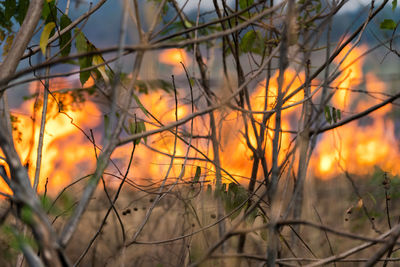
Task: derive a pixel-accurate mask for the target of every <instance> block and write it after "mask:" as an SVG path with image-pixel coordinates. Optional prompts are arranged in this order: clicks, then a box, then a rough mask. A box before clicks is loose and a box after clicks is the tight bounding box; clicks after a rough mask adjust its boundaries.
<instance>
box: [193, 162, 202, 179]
mask: <svg viewBox="0 0 400 267" xmlns="http://www.w3.org/2000/svg"><path fill="white" fill-rule="evenodd" d="M200 175H201V168H200V166H197V167H196V173H195V174H194V177H193V183H198V182H199V179H200Z"/></svg>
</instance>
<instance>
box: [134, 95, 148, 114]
mask: <svg viewBox="0 0 400 267" xmlns="http://www.w3.org/2000/svg"><path fill="white" fill-rule="evenodd" d="M133 98H134V99H135V101H136V103H137V104H138V106H139V108H140V110H141V111H142V112H143V113H144V115H146V116H147V115H148V112H147V110H146V108H145V107H144V106H143V104H142V102H140V99H139V97H137V95H136V94H133Z"/></svg>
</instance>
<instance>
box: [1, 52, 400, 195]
mask: <svg viewBox="0 0 400 267" xmlns="http://www.w3.org/2000/svg"><path fill="white" fill-rule="evenodd" d="M366 49H367V47H365V46H361V47H356V48H354V49H353V50H351V51H350V50H349V49H348V48H346V49H345V50H344V51H343V52H342V54H341V57H344V55H345V54H347V53H348V56H347V57H346V58H345V59H344V60H343V64H341V65H340V66H339V70H340V71H342V73H341V75H340V76H339V77H338V78H337V79H336V80H335V82H333V83H332V87H333V88H335V94H334V95H333V98H332V101H331V104H330V105H332V106H334V107H335V108H337V109H340V110H341V112H342V114H343V116H351V115H352V114H354V113H357V112H360V111H362V110H364V109H366V108H368V107H370V106H372V105H374V104H377V103H379V101H381V100H380V99H377V98H371V97H365V95H363V97H357V96H356V93H354V92H352V90H353V89H355V88H359V87H360V85H362V82H363V81H365V84H366V90H367V91H368V92H370V93H371V94H375V95H376V94H377V93H381V92H385V90H386V85H385V83H384V82H382V81H381V80H379V78H378V77H376V75H374V74H372V73H367V74H365V75H364V73H363V71H362V66H363V60H358V61H355V59H357V58H359V57H360V56H361V55H362V54H363V53H364V52H365V51H366ZM160 62H162V63H165V64H169V65H171V66H173V67H174V72H175V73H182V67H181V65H180V63H179V62H185V64H188V63H189V62H190V58H189V57H188V55H187V54H186V52H185V51H184V50H181V49H170V50H166V51H164V52H163V53H162V54H161V55H160ZM335 62H336V63H337V64H339V63H340V62H341V59H338V60H336V61H335ZM346 66H349V67H348V68H346ZM277 78H278V73H275V75H274V76H273V77H272V78H271V79H270V84H269V88H268V90H266V89H265V81H264V82H260V83H259V84H258V85H257V86H256V88H255V90H254V92H253V93H252V94H251V96H250V102H251V103H250V104H251V106H252V110H253V111H259V112H262V111H264V110H271V109H274V107H275V105H276V95H277V91H278V84H277ZM304 80H305V78H304V74H302V73H296V72H295V71H294V70H291V69H288V70H287V71H286V72H285V74H284V85H283V92H284V94H285V96H287V95H289V94H291V93H292V92H294V90H295V89H296V88H298V87H299V86H300V85H301V84H302V83H303V82H304ZM314 82H318V81H314ZM89 83H90V82H89ZM50 86H51V89H52V90H54V89H57V88H66V87H72V85H71V84H70V83H69V82H68V80H65V79H61V78H57V79H53V80H52V81H51V84H50ZM35 90H39V91H43V88H42V87H41V86H39V84H37V83H33V84H31V86H30V91H31V92H34V91H35ZM314 90H316V88H315V87H312V88H311V91H314ZM183 94H185V92H183V91H180V95H183ZM265 96H267V97H265ZM55 98H56V99H57V102H56V101H55V99H54V98H53V97H51V96H50V97H49V108H48V113H47V124H46V131H45V135H44V145H43V159H42V168H41V175H40V185H39V190H41V191H42V190H43V189H44V185H45V183H46V178H49V182H48V187H49V188H55V189H61V188H63V187H64V186H66V185H67V184H68V183H70V182H71V180H73V179H76V178H77V177H79V176H80V175H83V174H88V173H90V172H91V171H93V168H94V164H95V162H96V159H95V153H94V148H93V144H91V142H90V141H89V140H88V139H87V138H86V137H85V136H84V134H82V132H81V131H80V130H79V129H78V128H77V127H76V125H79V127H80V128H82V129H85V130H86V131H87V130H88V129H94V128H96V127H97V126H99V125H100V124H101V119H100V118H101V117H102V116H101V112H100V110H99V108H98V107H97V106H96V105H95V104H94V103H93V102H91V101H86V102H84V103H81V104H79V105H80V106H79V107H77V106H74V105H73V103H74V102H75V100H74V99H73V98H72V96H70V95H61V94H56V95H55ZM303 98H304V95H303V92H302V91H300V92H298V93H296V94H294V95H293V96H292V97H291V98H290V99H289V101H288V102H286V103H285V106H284V108H285V109H284V110H283V111H282V117H283V121H282V130H283V131H284V132H283V133H282V135H281V145H280V151H281V154H280V157H279V161H280V163H282V161H283V160H284V158H285V157H286V153H287V152H289V149H290V147H291V146H292V144H291V141H292V139H293V135H292V134H290V133H288V132H286V130H289V129H292V130H296V129H293V127H294V126H295V125H296V124H298V121H299V119H300V118H299V116H300V114H301V101H302V100H303ZM140 99H141V102H142V103H143V105H144V106H145V107H146V108H148V109H149V110H150V112H151V113H152V114H155V115H156V116H157V118H158V119H159V121H160V122H161V123H162V124H163V125H165V124H168V123H170V122H173V121H175V119H176V118H175V116H176V115H175V101H174V100H173V97H171V96H170V95H167V93H165V92H163V91H161V90H160V91H152V93H151V94H148V95H142V96H141V98H140ZM266 100H267V101H268V103H265V101H266ZM296 103H298V104H299V105H296V106H293V107H290V108H286V107H288V106H289V105H292V104H296ZM60 104H62V106H65V107H69V109H68V110H67V111H66V112H65V113H66V114H68V116H67V115H65V114H64V113H62V112H61V113H60V112H59V108H60ZM190 110H191V107H190V106H188V105H185V104H182V103H180V104H179V106H178V119H179V118H183V117H184V116H187V115H188V114H189V113H190ZM388 111H390V107H385V108H382V109H380V110H378V111H377V112H374V113H372V114H370V115H369V116H368V117H367V118H365V119H362V120H359V121H356V122H352V123H349V124H347V125H345V126H342V127H340V128H338V129H336V130H334V131H330V132H327V133H325V134H324V135H323V136H322V137H321V138H320V140H319V141H318V143H317V145H316V149H315V153H314V155H313V157H312V158H311V163H310V170H311V172H313V173H315V174H316V175H317V176H318V177H321V178H322V179H327V178H330V177H333V176H335V175H337V174H339V173H341V172H342V170H347V171H349V172H353V173H357V174H367V173H369V172H370V171H371V170H372V169H373V167H374V166H379V167H381V168H382V169H384V170H386V171H390V172H392V173H394V174H400V167H399V165H397V164H396V163H395V161H393V160H390V159H392V158H393V159H394V158H397V157H398V151H397V147H396V145H395V144H397V140H396V137H395V136H394V124H393V121H391V120H389V119H387V118H386V114H387V113H388ZM16 114H18V119H19V122H18V123H17V124H16V125H17V128H18V129H22V131H23V132H22V136H20V138H19V136H18V135H15V142H16V146H17V150H18V152H19V154H20V156H21V158H22V160H23V163H24V164H27V165H28V171H29V175H30V177H31V178H32V177H34V170H35V166H36V158H37V151H36V150H37V145H38V144H37V143H38V141H37V140H38V134H39V131H40V114H41V105H39V106H37V104H36V106H35V99H31V100H29V101H26V102H24V104H23V105H22V106H21V107H20V108H19V109H18V111H17V113H16ZM23 114H34V117H35V119H32V118H31V117H29V116H28V115H23ZM138 114H140V112H138ZM214 115H215V117H216V120H217V122H222V123H221V124H218V127H219V128H218V129H219V134H220V136H218V138H220V143H219V150H220V152H219V153H220V160H221V166H222V168H223V169H224V170H226V171H227V172H229V173H230V174H232V175H233V177H234V178H235V179H236V180H238V181H239V182H243V183H247V180H246V179H248V177H249V176H250V175H251V168H252V164H253V160H252V155H253V154H252V151H251V150H250V149H249V148H248V143H247V141H246V139H245V137H244V134H243V133H245V131H246V128H245V125H244V124H243V117H242V115H241V113H240V112H234V111H230V110H223V109H221V110H219V111H215V112H214ZM263 116H264V114H262V113H258V114H254V118H255V120H256V122H257V123H255V129H253V128H252V126H251V124H250V123H249V124H248V128H247V131H248V136H249V143H250V144H251V145H252V146H257V140H256V138H255V134H254V130H256V131H257V132H259V131H260V126H259V125H260V122H261V121H262V119H263ZM138 117H141V118H142V119H144V120H145V121H146V123H145V125H146V128H147V130H151V129H155V128H158V127H159V126H160V123H159V122H157V121H155V120H152V119H151V118H149V117H146V116H144V115H143V114H142V116H140V115H139V116H138ZM71 119H72V120H73V123H72V122H71ZM193 122H194V124H193V125H194V126H193V129H190V123H187V124H185V125H181V126H179V128H178V132H179V134H180V135H181V136H186V137H188V136H190V135H191V131H193V135H194V136H196V138H193V139H192V141H191V142H192V143H191V145H192V146H193V147H195V148H196V149H194V148H193V147H192V148H191V149H190V151H189V153H188V154H187V157H188V159H189V160H188V161H187V162H186V163H187V164H186V165H185V168H184V170H183V164H184V163H185V160H184V159H185V157H186V153H187V149H188V145H187V142H188V140H189V138H185V140H186V143H185V142H184V141H182V140H180V139H176V138H175V134H174V131H175V129H172V130H171V131H166V132H163V133H161V134H158V135H155V136H151V137H149V138H148V139H147V140H146V142H144V141H143V140H142V144H140V145H139V146H138V147H137V148H136V151H135V156H134V160H133V167H132V168H131V170H130V172H129V177H135V180H137V179H138V180H139V181H140V182H144V181H146V180H148V181H149V182H160V181H161V180H162V179H163V177H165V176H166V174H167V171H168V169H169V165H170V162H171V155H172V154H174V155H173V158H174V159H173V166H172V169H171V171H170V174H169V177H170V178H169V179H172V180H169V182H174V181H177V180H176V179H177V177H178V176H179V175H180V174H181V173H184V177H186V178H189V177H193V176H194V173H195V171H196V168H197V166H199V167H200V168H201V169H202V173H203V175H204V177H205V178H204V179H205V180H208V181H213V179H214V177H215V168H214V166H213V165H212V163H210V162H208V161H205V160H204V156H206V157H208V158H209V159H211V160H212V159H213V158H214V155H213V150H212V145H211V141H210V138H209V135H210V132H209V127H208V125H209V117H208V116H203V117H197V118H195V119H194V121H193ZM274 127H275V115H272V116H271V117H270V118H269V123H268V125H267V129H266V130H265V131H266V132H265V134H266V136H268V138H266V141H264V143H263V144H261V145H262V146H264V147H265V151H266V158H267V161H268V162H269V163H270V161H271V153H270V152H271V148H272V139H273V136H274ZM95 133H96V132H95ZM97 134H99V133H97ZM207 137H208V138H207ZM96 140H100V137H98V136H97V135H96ZM175 143H176V145H175ZM131 149H132V146H131V145H126V146H123V147H119V148H117V149H116V151H115V152H114V153H113V155H112V158H113V159H114V160H116V161H117V162H118V164H119V166H127V163H128V159H129V156H130V153H131ZM174 150H175V153H174ZM199 159H202V160H199ZM360 166H361V167H360ZM112 168H113V167H112V166H111V167H110V170H112ZM112 171H115V170H112ZM222 174H223V176H224V181H225V182H228V181H230V178H229V177H228V176H227V175H226V174H225V173H224V171H223V172H222ZM140 182H139V183H140ZM0 188H2V191H3V192H9V190H8V189H7V187H6V186H5V185H4V183H3V182H2V181H0ZM7 190H8V191H7Z"/></svg>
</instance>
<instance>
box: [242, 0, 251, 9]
mask: <svg viewBox="0 0 400 267" xmlns="http://www.w3.org/2000/svg"><path fill="white" fill-rule="evenodd" d="M252 4H253V0H239V7H240V9H245V8H247V7H248V6H251V5H252Z"/></svg>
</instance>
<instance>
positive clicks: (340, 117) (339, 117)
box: [336, 109, 342, 121]
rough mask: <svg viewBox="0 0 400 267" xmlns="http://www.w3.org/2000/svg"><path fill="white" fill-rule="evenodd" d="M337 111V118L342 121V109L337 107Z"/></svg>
mask: <svg viewBox="0 0 400 267" xmlns="http://www.w3.org/2000/svg"><path fill="white" fill-rule="evenodd" d="M336 112H337V118H338V120H339V121H340V120H341V119H342V113H341V112H340V109H337V110H336Z"/></svg>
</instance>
